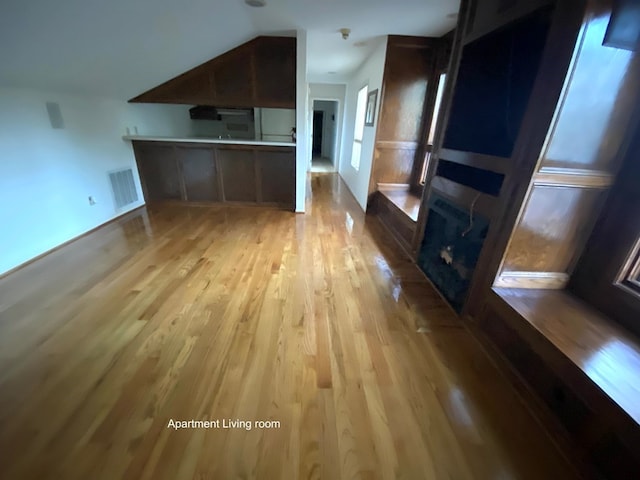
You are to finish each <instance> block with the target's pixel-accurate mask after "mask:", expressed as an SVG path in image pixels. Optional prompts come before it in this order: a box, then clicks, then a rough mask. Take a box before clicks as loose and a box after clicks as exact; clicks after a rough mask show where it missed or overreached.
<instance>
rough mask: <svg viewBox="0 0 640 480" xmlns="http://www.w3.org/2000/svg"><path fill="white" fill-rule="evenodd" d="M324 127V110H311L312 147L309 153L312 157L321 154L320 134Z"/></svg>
mask: <svg viewBox="0 0 640 480" xmlns="http://www.w3.org/2000/svg"><path fill="white" fill-rule="evenodd" d="M323 129H324V112H323V111H322V110H314V111H313V147H312V148H311V154H312V155H313V156H314V157H321V156H322V134H323V133H324V132H323Z"/></svg>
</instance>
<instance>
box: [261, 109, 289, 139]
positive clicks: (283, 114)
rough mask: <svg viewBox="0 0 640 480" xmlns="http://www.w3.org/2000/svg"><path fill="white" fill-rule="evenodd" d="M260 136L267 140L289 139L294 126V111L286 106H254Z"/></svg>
mask: <svg viewBox="0 0 640 480" xmlns="http://www.w3.org/2000/svg"><path fill="white" fill-rule="evenodd" d="M255 110H259V111H258V112H256V113H257V117H256V121H258V122H259V123H260V126H259V127H258V129H259V130H260V132H261V133H260V137H261V139H262V140H265V141H268V142H289V141H291V129H292V128H293V127H295V126H296V111H295V110H294V109H288V108H260V109H258V108H256V109H255Z"/></svg>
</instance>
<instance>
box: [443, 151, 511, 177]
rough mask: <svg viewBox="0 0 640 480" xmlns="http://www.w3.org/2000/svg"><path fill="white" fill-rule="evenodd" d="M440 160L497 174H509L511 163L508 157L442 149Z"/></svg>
mask: <svg viewBox="0 0 640 480" xmlns="http://www.w3.org/2000/svg"><path fill="white" fill-rule="evenodd" d="M438 156H439V158H440V159H442V160H448V161H450V162H456V163H461V164H462V165H468V166H469V167H475V168H481V169H482V170H489V171H491V172H495V173H502V174H507V173H509V170H510V168H509V166H510V161H509V159H508V158H506V157H496V156H494V155H484V154H482V153H474V152H463V151H461V150H452V149H449V148H442V149H440V152H439V155H438Z"/></svg>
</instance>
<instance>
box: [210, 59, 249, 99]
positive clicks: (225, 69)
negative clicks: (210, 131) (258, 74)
mask: <svg viewBox="0 0 640 480" xmlns="http://www.w3.org/2000/svg"><path fill="white" fill-rule="evenodd" d="M252 64H253V52H252V51H248V52H246V53H245V52H244V51H241V52H238V53H234V54H232V55H224V56H222V57H220V61H219V62H217V63H216V65H215V66H214V68H213V85H214V90H215V100H214V104H215V105H220V106H225V105H229V106H235V105H238V106H253V98H254V94H253V90H254V83H255V79H254V75H253V72H252Z"/></svg>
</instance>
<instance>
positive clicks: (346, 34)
mask: <svg viewBox="0 0 640 480" xmlns="http://www.w3.org/2000/svg"><path fill="white" fill-rule="evenodd" d="M340 33H341V34H342V38H343V39H345V40H346V39H347V38H349V34H350V33H351V29H349V28H341V29H340Z"/></svg>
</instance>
